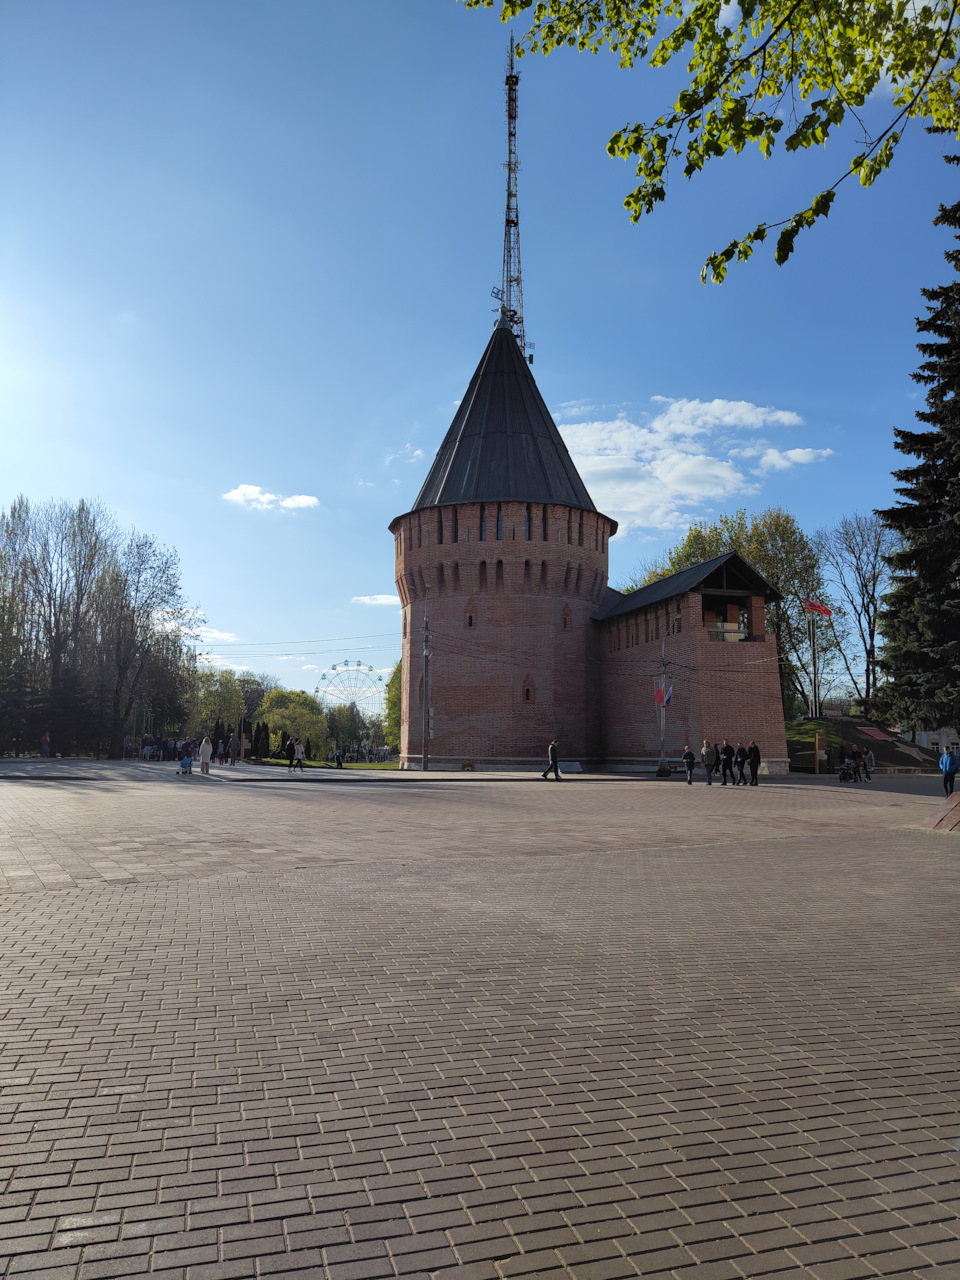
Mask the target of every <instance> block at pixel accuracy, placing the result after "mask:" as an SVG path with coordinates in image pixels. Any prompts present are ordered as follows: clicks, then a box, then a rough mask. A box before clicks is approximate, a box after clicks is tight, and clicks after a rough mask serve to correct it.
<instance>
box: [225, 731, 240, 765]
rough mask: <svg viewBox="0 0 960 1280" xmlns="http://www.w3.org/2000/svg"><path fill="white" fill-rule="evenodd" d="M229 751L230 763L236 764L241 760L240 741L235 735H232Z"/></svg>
mask: <svg viewBox="0 0 960 1280" xmlns="http://www.w3.org/2000/svg"><path fill="white" fill-rule="evenodd" d="M227 750H228V751H229V752H230V763H231V764H232V765H233V764H236V763H237V761H238V760H239V759H240V739H239V738H238V737H237V735H236V734H235V733H232V734H231V735H230V741H229V742H228V743H227Z"/></svg>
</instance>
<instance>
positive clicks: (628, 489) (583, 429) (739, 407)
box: [560, 396, 830, 532]
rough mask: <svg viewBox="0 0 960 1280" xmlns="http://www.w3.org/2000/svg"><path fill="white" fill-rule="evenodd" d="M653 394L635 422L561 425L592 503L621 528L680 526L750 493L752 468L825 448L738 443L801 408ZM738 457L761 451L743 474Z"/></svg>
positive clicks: (787, 462)
mask: <svg viewBox="0 0 960 1280" xmlns="http://www.w3.org/2000/svg"><path fill="white" fill-rule="evenodd" d="M652 399H653V404H654V409H653V411H652V412H651V413H649V414H647V415H644V416H643V418H642V420H641V421H639V422H632V421H630V420H629V419H628V418H627V417H626V416H625V415H624V414H621V415H620V416H619V417H617V418H615V419H613V420H612V421H593V422H570V423H565V424H563V425H561V427H560V430H561V432H562V434H563V438H564V440H565V441H566V443H567V447H568V448H569V449H570V453H571V454H572V456H573V460H574V462H575V464H576V466H577V469H578V470H579V472H580V474H581V476H582V477H583V481H584V484H585V485H586V486H587V489H588V490H589V491H590V494H591V496H592V497H593V499H594V501H595V502H596V504H597V506H598V507H599V508H600V510H601V511H604V512H606V513H607V514H608V515H611V516H613V517H615V518H616V519H617V520H618V521H619V522H620V526H621V529H622V530H623V531H624V532H627V531H629V530H631V529H640V528H651V529H674V528H678V527H682V526H683V525H684V524H686V523H688V522H689V521H690V520H691V519H692V518H695V517H696V516H697V515H699V514H701V513H702V512H703V511H704V509H707V510H709V509H710V508H711V507H715V506H716V504H718V503H721V502H724V501H726V500H728V499H729V498H732V497H733V496H735V495H739V496H745V495H748V494H753V493H756V492H757V491H758V489H759V483H758V479H757V477H758V476H762V475H765V474H767V473H768V472H770V471H773V470H783V469H784V468H785V467H790V466H793V465H794V464H796V463H802V462H813V461H818V460H819V459H820V458H822V457H826V456H828V455H829V453H830V450H823V449H787V450H785V451H783V452H781V451H779V450H777V449H773V448H770V447H768V444H767V441H765V440H759V441H758V440H756V439H754V440H753V441H751V442H750V443H749V444H742V443H741V441H742V439H743V433H744V432H745V431H746V432H750V433H751V434H752V433H753V432H755V431H760V430H762V429H763V428H770V427H797V426H802V425H803V419H802V418H801V417H800V415H799V414H796V413H793V412H792V411H790V410H787V409H775V408H773V407H771V406H769V405H768V406H763V405H756V404H752V403H750V401H748V400H719V399H717V400H686V399H681V400H673V399H668V398H667V397H665V396H654V397H653V398H652ZM569 403H570V404H571V405H575V404H576V403H577V402H576V401H571V402H569ZM560 408H561V410H562V409H563V408H564V406H563V405H561V406H560ZM740 458H758V459H760V461H759V464H758V467H757V469H756V470H755V471H753V473H752V474H747V473H746V472H745V471H744V470H742V469H741V467H740V465H739V463H738V462H737V461H736V460H737V459H740ZM768 458H769V459H770V461H769V462H767V461H766V460H767V459H768Z"/></svg>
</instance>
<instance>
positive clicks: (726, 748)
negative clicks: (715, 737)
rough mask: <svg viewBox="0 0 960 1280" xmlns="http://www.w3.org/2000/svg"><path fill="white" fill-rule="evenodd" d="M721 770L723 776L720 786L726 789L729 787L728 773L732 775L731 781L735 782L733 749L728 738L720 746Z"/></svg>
mask: <svg viewBox="0 0 960 1280" xmlns="http://www.w3.org/2000/svg"><path fill="white" fill-rule="evenodd" d="M720 768H721V771H722V774H723V778H722V781H721V783H720V785H721V786H722V787H725V786H726V785H727V774H728V773H729V775H730V781H731V782H733V747H731V745H730V743H729V742H728V741H727V740H726V738H724V739H723V742H722V743H721V746H720Z"/></svg>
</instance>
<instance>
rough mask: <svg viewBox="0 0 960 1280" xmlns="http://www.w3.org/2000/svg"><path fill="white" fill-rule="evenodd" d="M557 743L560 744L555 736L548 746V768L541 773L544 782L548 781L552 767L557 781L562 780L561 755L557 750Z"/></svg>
mask: <svg viewBox="0 0 960 1280" xmlns="http://www.w3.org/2000/svg"><path fill="white" fill-rule="evenodd" d="M557 745H558V744H557V739H556V738H554V740H553V741H552V742H551V743H550V746H549V747H548V748H547V760H548V764H547V767H546V769H544V771H543V773H541V775H540V777H541V778H543V780H544V782H546V780H547V775H548V774H549V772H550V770H551V769H552V770H553V776H554V778H555V779H556V781H557V782H559V781H560V756H559V752H558V751H557Z"/></svg>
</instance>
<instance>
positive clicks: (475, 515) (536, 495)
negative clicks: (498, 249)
mask: <svg viewBox="0 0 960 1280" xmlns="http://www.w3.org/2000/svg"><path fill="white" fill-rule="evenodd" d="M616 528H617V526H616V522H615V521H613V520H611V519H609V518H608V517H607V516H604V515H601V514H600V513H599V512H598V511H597V509H596V507H595V506H594V505H593V503H592V501H591V500H590V495H589V494H588V493H587V491H586V489H585V487H584V485H583V481H582V480H581V479H580V476H579V475H578V474H577V470H576V468H575V467H574V465H573V462H572V460H571V458H570V455H569V453H568V452H567V449H566V446H565V445H564V443H563V440H562V439H561V437H560V433H559V432H558V431H557V428H556V425H555V424H554V422H553V419H552V418H551V416H550V412H549V410H548V409H547V406H546V405H545V404H544V401H543V397H542V396H541V395H540V392H539V390H538V388H537V385H536V383H535V382H534V379H533V374H532V373H531V371H530V368H529V366H528V364H527V362H526V360H525V359H524V357H523V353H522V352H521V350H520V347H519V345H518V341H517V338H516V337H515V335H514V332H513V329H512V327H511V324H510V321H509V319H508V318H507V317H506V315H502V316H501V319H500V321H499V323H498V325H497V327H496V329H495V330H494V332H493V336H492V337H491V339H490V342H489V343H488V345H487V349H486V351H485V352H484V354H483V358H482V359H481V361H480V364H479V366H478V367H477V371H476V373H475V374H474V375H473V379H472V380H471V382H470V386H469V388H468V389H467V393H466V396H465V397H464V399H463V401H462V402H461V405H460V408H459V409H458V411H457V414H456V417H455V418H454V420H453V423H452V425H451V427H450V430H449V431H448V432H447V434H446V437H445V438H444V441H443V444H442V445H441V446H440V449H439V451H438V453H437V456H436V459H435V460H434V463H433V466H432V467H431V469H430V473H429V475H428V476H427V479H426V481H425V483H424V485H423V488H422V489H421V491H420V494H419V496H418V498H417V500H416V502H415V503H414V505H413V509H412V510H411V511H410V512H408V513H407V514H406V515H402V516H398V517H397V518H396V519H395V520H394V521H393V523H392V524H391V525H390V530H391V532H392V533H393V535H394V537H395V540H396V578H397V590H398V592H399V594H400V599H401V601H402V604H403V681H402V691H403V692H402V702H401V726H402V727H401V745H400V767H401V768H419V767H420V764H421V753H422V750H423V736H422V724H423V647H424V646H423V629H424V616H425V613H426V614H427V616H428V618H429V653H430V710H431V711H432V717H431V718H432V737H431V738H430V739H429V741H428V746H429V759H430V763H431V764H435V765H436V766H437V767H438V768H446V769H449V768H454V769H456V768H461V767H463V766H468V767H469V766H473V767H476V768H478V769H479V768H507V769H510V768H534V767H540V768H543V767H544V761H545V756H546V749H547V744H548V743H549V741H550V739H551V738H554V737H557V738H559V740H560V754H561V757H562V758H563V759H565V760H579V761H581V762H582V763H583V764H584V766H585V767H586V766H587V765H589V764H596V763H599V761H600V760H601V759H602V757H603V742H602V723H601V708H600V689H601V682H600V670H599V665H600V647H599V645H600V638H599V632H598V628H597V626H596V624H595V623H593V622H591V619H590V615H591V614H592V613H593V611H594V610H595V609H596V608H597V606H598V605H599V603H600V601H601V599H602V597H603V593H604V590H605V588H606V585H607V544H608V541H609V539H610V537H611V535H612V534H613V533H615V532H616Z"/></svg>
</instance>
